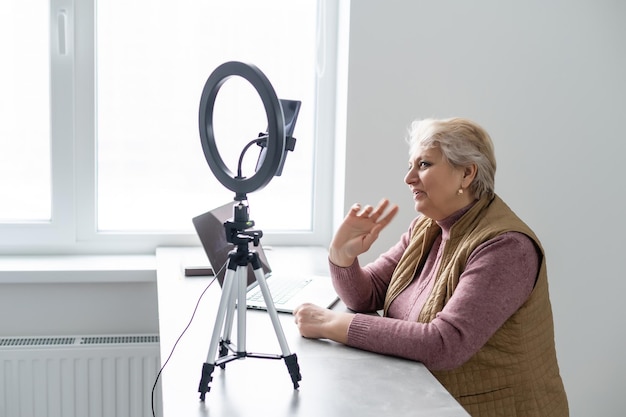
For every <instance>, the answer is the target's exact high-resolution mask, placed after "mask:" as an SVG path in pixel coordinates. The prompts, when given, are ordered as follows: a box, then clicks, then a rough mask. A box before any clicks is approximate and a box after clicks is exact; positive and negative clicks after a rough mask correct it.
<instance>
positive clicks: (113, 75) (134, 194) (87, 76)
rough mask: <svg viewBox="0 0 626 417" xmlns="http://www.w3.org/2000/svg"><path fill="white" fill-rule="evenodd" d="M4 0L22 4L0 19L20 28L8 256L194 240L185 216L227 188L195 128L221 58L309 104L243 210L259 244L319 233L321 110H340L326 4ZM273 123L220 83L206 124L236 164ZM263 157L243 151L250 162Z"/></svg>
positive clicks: (324, 179)
mask: <svg viewBox="0 0 626 417" xmlns="http://www.w3.org/2000/svg"><path fill="white" fill-rule="evenodd" d="M9 4H10V5H11V6H10V7H13V8H15V9H16V10H18V9H21V10H22V11H21V12H16V13H13V15H14V16H15V19H14V20H12V21H11V22H10V23H14V24H13V27H12V26H11V25H9V27H8V28H7V27H6V26H4V27H3V29H1V30H6V31H10V32H12V33H11V34H15V33H20V36H9V34H5V36H3V38H2V40H1V41H0V42H6V43H7V47H12V48H14V49H13V52H12V56H14V57H15V58H16V59H13V60H12V61H11V63H10V64H9V65H8V67H7V66H6V65H3V69H2V71H3V73H2V80H3V81H2V83H3V84H2V87H3V91H5V88H4V87H5V86H10V87H11V88H12V90H11V89H8V90H7V91H10V92H11V94H9V95H8V96H6V95H4V94H3V96H4V97H3V98H0V103H1V104H0V105H1V106H2V107H0V120H1V121H2V126H0V129H3V130H2V132H1V133H2V138H3V139H2V142H0V158H2V164H1V168H0V170H1V171H0V173H1V175H2V179H0V192H2V193H3V195H7V196H10V197H9V198H7V202H5V203H3V204H2V206H3V207H2V208H0V251H1V252H3V253H29V252H33V253H37V252H51V251H52V252H55V253H80V252H117V253H119V252H124V251H133V252H149V251H152V250H153V249H154V248H155V247H156V246H158V245H179V244H195V243H196V242H197V238H196V236H195V232H194V231H193V227H192V223H191V218H192V217H194V216H196V215H198V214H201V213H203V212H205V211H207V210H210V209H212V208H214V207H217V206H219V205H222V204H224V203H226V202H229V201H232V200H233V197H234V194H233V193H232V192H231V191H229V190H227V189H226V188H225V187H224V186H223V185H221V184H220V183H219V182H218V181H217V180H216V179H215V177H214V176H213V174H212V173H211V171H210V169H209V167H208V164H207V163H206V160H205V158H204V154H203V153H202V148H201V145H200V139H199V133H198V105H199V100H200V95H201V92H202V88H203V86H204V83H205V81H206V79H207V78H208V76H209V75H210V73H211V72H212V71H213V70H214V69H215V68H216V67H217V66H218V65H220V64H221V63H223V62H226V61H230V60H237V61H243V62H249V63H252V64H254V65H256V66H257V67H259V68H260V69H261V71H263V72H264V74H265V75H266V76H267V77H268V79H269V80H270V82H271V83H272V85H273V86H274V89H275V90H276V93H277V95H278V97H280V98H286V99H296V100H301V101H302V109H301V111H300V116H299V118H298V123H297V125H296V130H295V134H294V136H295V137H296V138H297V144H296V149H295V151H294V152H291V153H289V155H288V157H287V161H286V164H285V169H284V171H283V175H282V176H280V177H275V178H274V179H273V180H272V181H271V182H270V184H268V185H267V186H266V187H265V188H264V189H262V190H258V191H256V192H253V193H250V194H249V195H248V201H249V205H250V217H251V219H253V220H255V222H256V226H257V227H258V228H260V229H262V230H263V231H264V238H263V239H264V242H266V241H267V242H268V243H273V244H276V243H284V244H291V243H300V244H312V243H318V244H325V240H326V239H327V238H328V236H329V234H330V224H329V223H330V217H331V206H332V204H331V197H330V196H332V181H331V177H332V176H331V172H330V170H329V169H328V167H329V166H332V163H331V161H332V149H333V145H332V137H333V134H334V129H333V126H332V125H333V123H334V120H333V119H334V118H333V116H332V114H334V113H333V112H332V111H330V112H329V111H325V112H321V111H318V109H320V108H324V109H331V110H332V109H333V108H334V99H335V96H334V77H335V72H334V71H335V69H334V65H335V64H334V62H335V59H334V56H335V54H336V50H335V46H334V42H333V36H335V35H334V34H335V33H336V31H335V28H334V26H336V13H337V11H336V10H329V9H330V8H327V7H326V2H325V1H324V0H319V1H315V0H307V1H301V2H293V1H290V0H272V1H267V2H258V1H254V0H246V1H243V0H242V1H237V2H197V1H193V0H181V1H180V2H177V3H176V5H175V7H172V5H171V4H165V3H162V2H152V1H149V0H141V1H139V0H138V1H133V2H125V1H122V0H107V1H100V2H96V1H95V0H93V2H91V1H80V2H76V1H72V0H51V1H50V2H49V3H47V2H45V1H34V2H23V1H21V0H10V3H9ZM9 39H13V41H9ZM4 47H5V46H4V45H3V48H4ZM27 52H28V53H27ZM10 80H17V81H10ZM266 124H267V122H266V119H265V113H264V110H263V107H262V104H261V101H260V98H259V97H258V96H257V95H256V91H255V90H254V88H253V87H252V86H251V85H249V84H248V83H247V82H246V81H245V80H243V79H240V78H238V77H234V78H231V79H229V80H228V81H227V82H226V83H225V84H224V86H223V87H222V88H221V90H220V93H219V94H218V98H217V101H216V114H215V118H214V126H215V129H216V142H217V144H218V147H219V149H220V154H221V156H222V158H223V159H224V160H225V162H226V163H227V165H229V167H231V166H232V168H231V170H232V171H234V170H235V168H234V166H235V164H236V159H237V158H238V156H239V152H240V151H241V150H242V149H243V146H244V144H245V143H247V142H248V141H249V140H251V139H253V138H254V137H256V136H257V134H258V133H259V132H262V131H264V129H265V128H266ZM26 126H28V129H26V128H25V127H26ZM4 138H13V140H9V139H4ZM248 154H250V155H248ZM257 155H258V151H256V150H254V149H251V150H249V151H248V153H247V154H246V161H247V162H246V165H245V166H246V167H248V168H245V169H253V166H254V161H255V158H256V156H257ZM34 158H37V159H36V160H35V159H34ZM231 161H233V162H232V163H231ZM9 162H10V163H9ZM251 174H252V172H250V173H249V175H251ZM244 175H246V171H245V170H244ZM3 200H4V198H3Z"/></svg>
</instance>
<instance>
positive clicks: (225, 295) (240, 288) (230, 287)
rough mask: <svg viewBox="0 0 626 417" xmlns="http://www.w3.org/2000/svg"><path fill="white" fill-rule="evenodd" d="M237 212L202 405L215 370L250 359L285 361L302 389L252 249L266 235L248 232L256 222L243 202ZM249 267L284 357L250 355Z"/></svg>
mask: <svg viewBox="0 0 626 417" xmlns="http://www.w3.org/2000/svg"><path fill="white" fill-rule="evenodd" d="M233 211H234V222H231V221H227V222H225V223H224V228H225V232H226V240H227V241H228V242H230V243H232V244H234V245H235V246H236V248H235V249H233V250H232V251H231V252H229V254H228V267H227V269H226V274H225V277H224V284H223V288H222V296H221V298H220V304H219V307H218V310H217V317H216V319H215V326H214V327H213V334H212V336H211V344H210V345H209V352H208V354H207V360H206V362H205V363H204V364H203V365H202V378H201V379H200V385H199V387H198V392H199V393H200V400H201V401H204V398H205V395H206V393H207V392H208V391H210V390H211V387H209V383H210V382H211V381H212V380H213V377H212V374H213V371H214V369H215V366H219V367H220V368H222V369H224V368H225V367H226V363H228V362H231V361H233V360H236V359H242V358H246V357H252V358H261V359H284V360H285V364H286V365H287V369H288V371H289V374H290V376H291V381H292V382H293V388H294V389H297V388H298V387H299V384H298V381H300V380H302V376H301V375H300V366H299V365H298V358H297V356H296V354H295V353H293V354H292V353H291V352H290V351H289V346H288V345H287V340H286V339H285V334H284V333H283V329H282V327H281V324H280V321H279V319H278V313H277V311H276V307H275V306H274V302H273V301H272V296H271V294H270V291H269V288H268V286H267V282H266V280H265V274H264V272H263V269H262V267H261V261H260V260H259V255H258V253H257V252H256V251H251V250H250V249H249V244H250V242H253V243H254V246H258V245H259V241H260V239H261V236H263V232H262V231H260V230H246V229H249V228H250V227H252V226H254V222H253V221H251V220H250V219H249V216H248V206H246V205H244V204H243V203H242V202H241V201H240V202H239V204H236V205H234V206H233ZM248 264H250V265H252V268H253V270H254V276H255V277H256V280H257V281H258V284H259V286H260V288H261V293H262V295H263V299H264V300H265V304H266V306H267V312H268V313H269V316H270V318H271V320H272V325H273V326H274V332H275V333H276V337H277V338H278V343H279V344H280V349H281V351H282V355H277V354H264V353H250V352H246V288H247V271H248ZM235 310H237V346H235V345H234V344H233V343H232V342H231V340H230V334H231V331H232V326H233V321H234V315H235ZM220 333H221V336H220ZM218 348H219V357H218V358H217V359H216V358H215V356H216V354H217V353H218ZM229 352H230V353H229Z"/></svg>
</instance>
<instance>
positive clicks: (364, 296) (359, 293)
mask: <svg viewBox="0 0 626 417" xmlns="http://www.w3.org/2000/svg"><path fill="white" fill-rule="evenodd" d="M413 224H414V222H413V223H412V224H411V225H413ZM410 233H411V229H410V228H409V231H407V232H406V233H404V234H403V235H402V237H401V238H400V240H399V241H398V243H396V244H395V245H394V246H392V247H391V248H390V249H389V250H388V251H387V252H385V253H383V254H382V255H381V256H379V257H378V258H377V259H376V260H375V261H373V262H371V263H369V264H367V265H366V266H365V267H363V268H362V267H361V266H360V263H359V260H358V258H357V259H356V260H355V261H354V263H353V264H352V265H351V266H349V267H340V266H337V265H335V264H333V263H332V262H331V261H330V260H329V261H328V263H329V267H330V275H331V277H332V281H333V285H334V287H335V291H336V292H337V295H339V298H341V300H342V301H343V302H344V304H345V305H346V306H347V307H348V308H349V309H351V310H353V311H357V312H372V311H376V310H380V309H382V308H383V304H384V302H385V295H386V293H387V287H388V286H389V282H390V281H391V276H392V274H393V271H394V269H395V268H396V265H397V264H398V262H399V261H400V258H401V257H402V254H403V253H404V250H405V249H406V247H407V245H408V243H409V239H410Z"/></svg>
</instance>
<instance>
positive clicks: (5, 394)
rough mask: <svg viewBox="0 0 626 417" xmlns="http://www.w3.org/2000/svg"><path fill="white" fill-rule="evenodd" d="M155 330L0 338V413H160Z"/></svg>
mask: <svg viewBox="0 0 626 417" xmlns="http://www.w3.org/2000/svg"><path fill="white" fill-rule="evenodd" d="M159 365H160V359H159V337H158V336H157V335H130V336H129V335H119V336H69V337H68V336H62V337H0V417H125V416H128V417H142V416H145V417H149V416H152V404H153V403H154V409H155V413H156V415H157V416H160V415H161V408H162V407H161V389H160V384H158V385H157V388H156V389H155V394H154V399H153V395H152V388H153V386H154V383H155V380H156V377H157V374H158V372H159V368H160V366H159Z"/></svg>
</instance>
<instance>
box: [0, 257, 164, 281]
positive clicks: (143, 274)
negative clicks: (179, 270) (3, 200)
mask: <svg viewBox="0 0 626 417" xmlns="http://www.w3.org/2000/svg"><path fill="white" fill-rule="evenodd" d="M101 282H106V283H111V282H156V256H155V255H96V256H86V255H77V256H65V255H59V256H0V284H41V283H46V284H50V283H64V284H65V283H101Z"/></svg>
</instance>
